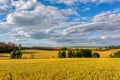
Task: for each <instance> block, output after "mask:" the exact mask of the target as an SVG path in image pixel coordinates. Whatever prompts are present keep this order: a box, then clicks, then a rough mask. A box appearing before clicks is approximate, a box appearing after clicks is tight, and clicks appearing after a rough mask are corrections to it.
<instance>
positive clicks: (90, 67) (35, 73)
mask: <svg viewBox="0 0 120 80" xmlns="http://www.w3.org/2000/svg"><path fill="white" fill-rule="evenodd" d="M119 66H120V59H112V58H99V59H96V58H79V59H78V58H75V59H68V58H66V59H21V60H0V80H120V67H119Z"/></svg>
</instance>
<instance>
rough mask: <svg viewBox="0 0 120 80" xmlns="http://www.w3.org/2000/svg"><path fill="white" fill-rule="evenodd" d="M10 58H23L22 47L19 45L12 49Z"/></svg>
mask: <svg viewBox="0 0 120 80" xmlns="http://www.w3.org/2000/svg"><path fill="white" fill-rule="evenodd" d="M10 58H11V59H21V58H22V52H21V48H20V47H19V48H18V49H16V50H14V51H12V52H11V53H10Z"/></svg>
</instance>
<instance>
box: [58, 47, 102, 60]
mask: <svg viewBox="0 0 120 80" xmlns="http://www.w3.org/2000/svg"><path fill="white" fill-rule="evenodd" d="M67 57H68V58H99V57H100V55H99V53H96V52H94V53H92V50H90V49H78V50H72V49H69V50H68V51H67V50H59V52H58V58H67Z"/></svg>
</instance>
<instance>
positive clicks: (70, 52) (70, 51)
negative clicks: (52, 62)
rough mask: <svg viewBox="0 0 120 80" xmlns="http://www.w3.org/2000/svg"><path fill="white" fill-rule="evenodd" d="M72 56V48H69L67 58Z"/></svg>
mask: <svg viewBox="0 0 120 80" xmlns="http://www.w3.org/2000/svg"><path fill="white" fill-rule="evenodd" d="M72 57H73V51H72V50H69V51H68V58H72Z"/></svg>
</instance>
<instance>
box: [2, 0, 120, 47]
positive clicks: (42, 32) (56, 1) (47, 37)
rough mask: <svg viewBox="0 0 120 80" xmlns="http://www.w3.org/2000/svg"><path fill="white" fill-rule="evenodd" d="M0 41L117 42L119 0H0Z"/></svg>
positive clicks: (25, 43) (30, 43) (42, 43)
mask: <svg viewBox="0 0 120 80" xmlns="http://www.w3.org/2000/svg"><path fill="white" fill-rule="evenodd" d="M0 37H1V38H0V41H5V42H10V41H12V42H14V43H16V44H22V45H23V46H106V45H120V41H119V40H120V0H0Z"/></svg>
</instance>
